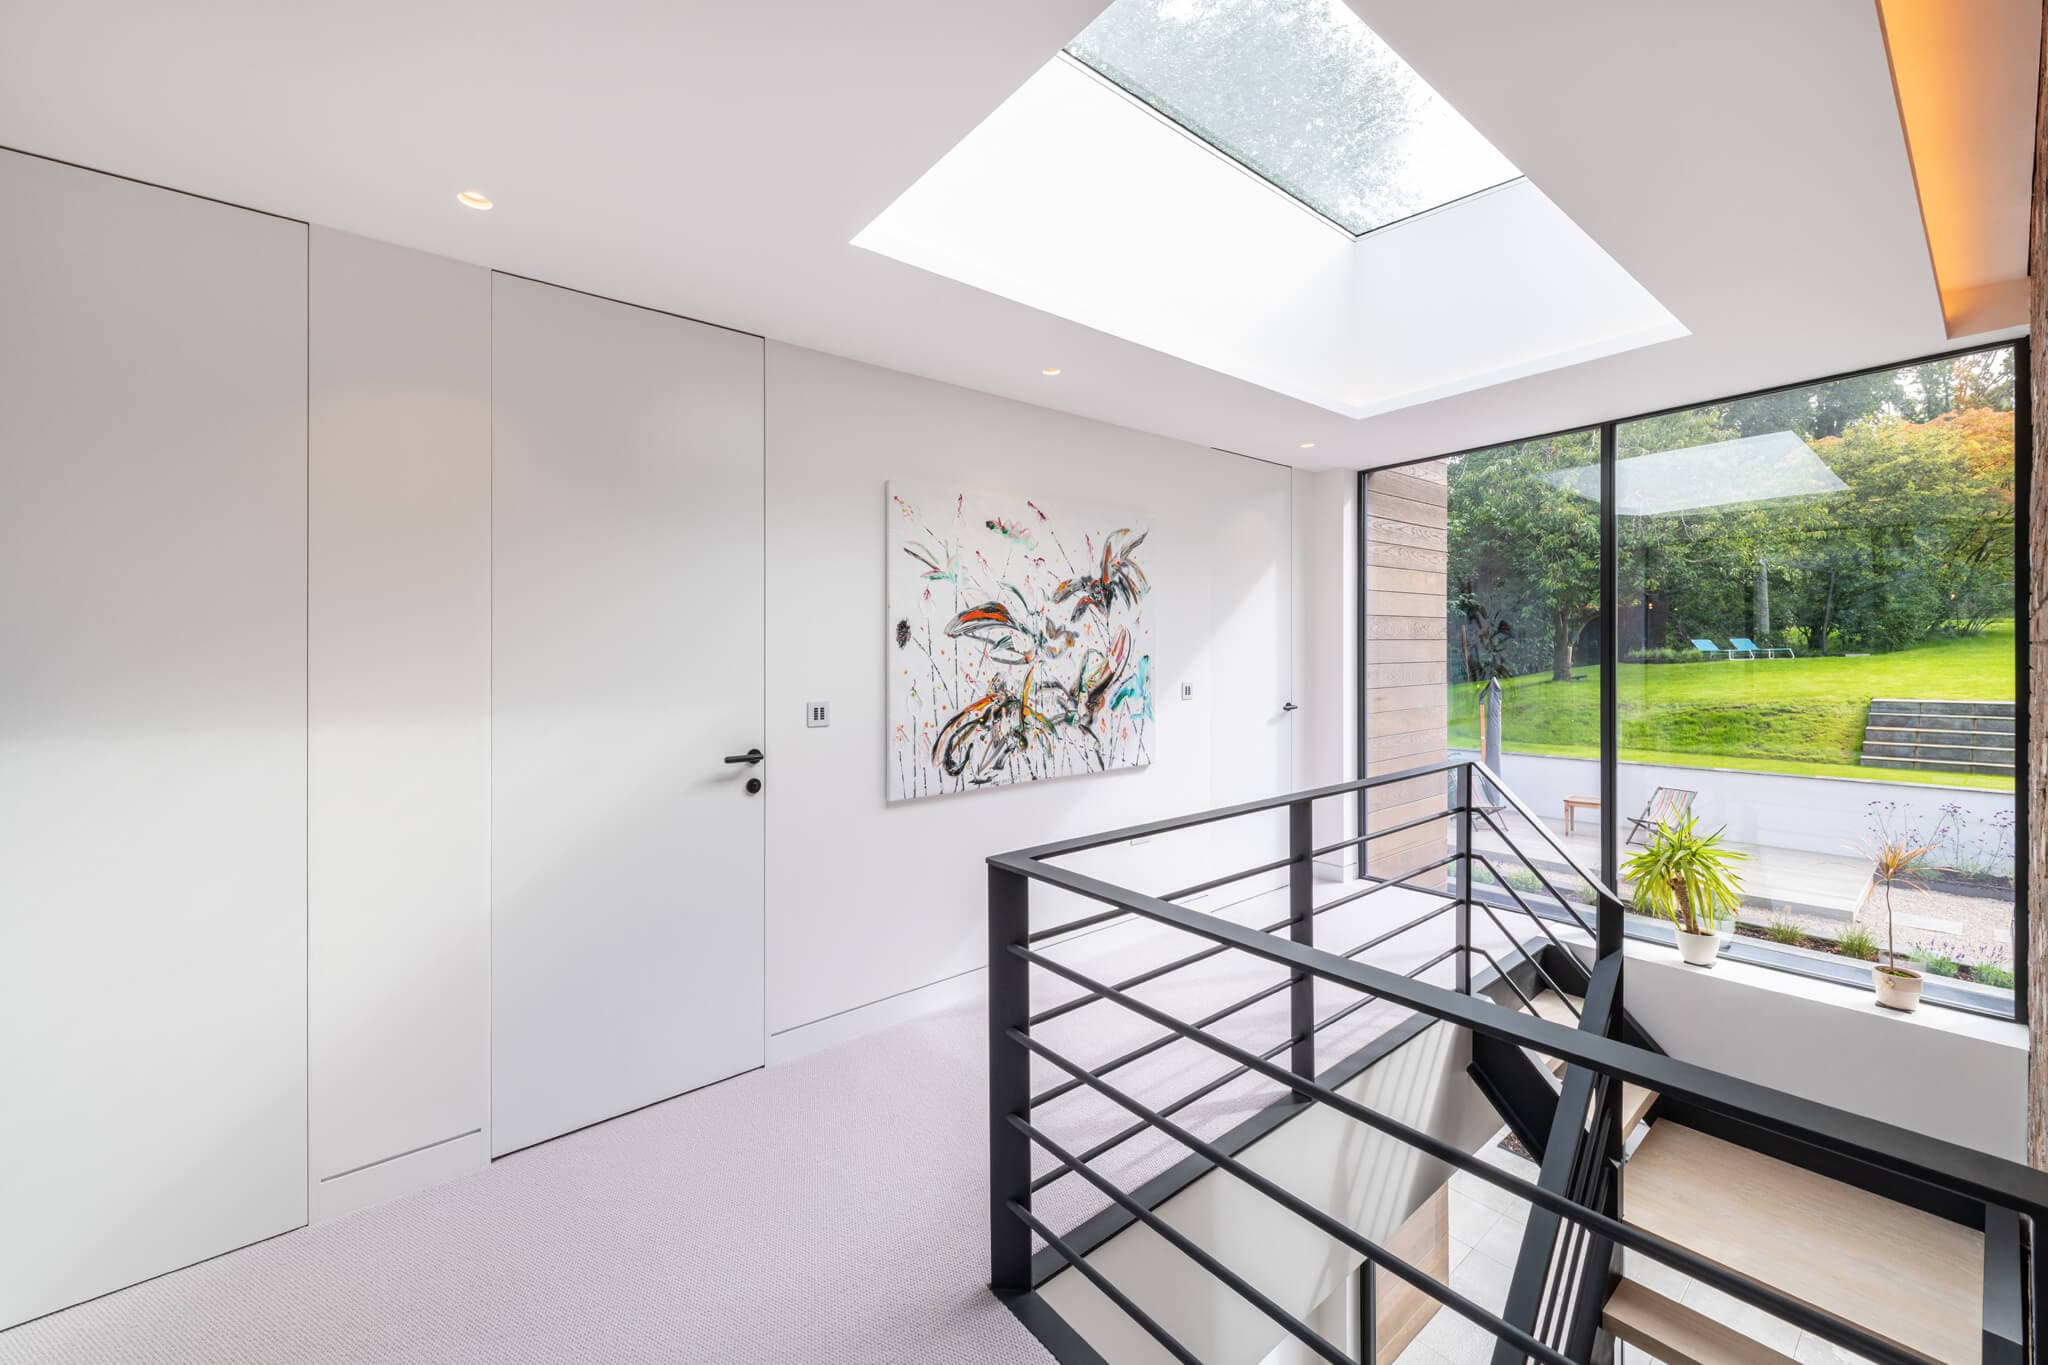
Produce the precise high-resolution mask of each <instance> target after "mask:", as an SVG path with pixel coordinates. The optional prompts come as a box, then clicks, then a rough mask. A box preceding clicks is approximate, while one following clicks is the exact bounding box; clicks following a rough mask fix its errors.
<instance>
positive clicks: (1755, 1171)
mask: <svg viewBox="0 0 2048 1365" xmlns="http://www.w3.org/2000/svg"><path fill="white" fill-rule="evenodd" d="M1621 1189H1622V1219H1623V1221H1625V1222H1627V1223H1629V1224H1630V1225H1632V1226H1634V1227H1637V1228H1640V1229H1641V1230H1643V1231H1644V1232H1648V1233H1652V1234H1654V1235H1655V1236H1658V1237H1662V1238H1664V1239H1665V1240H1666V1241H1669V1242H1673V1243H1676V1244H1677V1245H1679V1246H1681V1247H1684V1248H1685V1249H1686V1250H1688V1251H1690V1252H1692V1253H1693V1254H1694V1255H1696V1256H1698V1257H1700V1258H1702V1259H1703V1260H1706V1261H1709V1262H1712V1263H1713V1264H1715V1265H1718V1266H1721V1267H1722V1268H1723V1269H1726V1270H1731V1271H1734V1272H1736V1273H1738V1274H1741V1275H1744V1276H1747V1277H1748V1278H1750V1279H1752V1280H1755V1281H1757V1282H1759V1283H1761V1284H1765V1285H1769V1286H1770V1287H1771V1288H1773V1289H1775V1290H1777V1291H1778V1292H1779V1293H1781V1294H1784V1295H1786V1296H1787V1297H1788V1298H1791V1299H1794V1300H1796V1301H1798V1302H1799V1303H1801V1304H1804V1305H1805V1306H1806V1307H1808V1308H1811V1309H1814V1310H1815V1311H1817V1312H1821V1313H1826V1314H1829V1315H1830V1316H1832V1317H1835V1318H1838V1319H1840V1320H1841V1321H1843V1322H1845V1323H1850V1324H1853V1325H1854V1326H1856V1327H1858V1328H1860V1329H1861V1330H1863V1331H1865V1332H1868V1333H1870V1334H1871V1335H1873V1336H1876V1337H1880V1338H1882V1339H1883V1340H1885V1341H1888V1342H1890V1343H1891V1344H1892V1345H1894V1346H1896V1347H1897V1348H1899V1349H1900V1350H1903V1351H1907V1352H1910V1353H1912V1354H1914V1355H1917V1356H1919V1357H1921V1358H1922V1359H1925V1360H1930V1361H1937V1362H1960V1361H1972V1362H1974V1361H1976V1360H1978V1359H1979V1358H1980V1353H1981V1351H1982V1349H1983V1293H1984V1289H1983V1285H1984V1234H1983V1233H1981V1232H1979V1231H1976V1230H1974V1229H1971V1228H1967V1227H1965V1226H1963V1225H1962V1224H1960V1223H1953V1222H1950V1221H1949V1220H1948V1219H1946V1218H1942V1217H1938V1216H1937V1215H1935V1214H1931V1213H1925V1212H1922V1211H1921V1210H1919V1209H1914V1208H1909V1207H1907V1206H1906V1205H1903V1204H1899V1203H1896V1202H1894V1201H1893V1200H1889V1199H1886V1198H1884V1197H1882V1196H1881V1195H1876V1194H1872V1193H1870V1192H1869V1191H1867V1190H1861V1189H1858V1188H1856V1187H1855V1186H1853V1185H1845V1184H1843V1183H1842V1182H1840V1181H1837V1180H1830V1179H1828V1178H1827V1177H1826V1176H1822V1175H1816V1174H1814V1173H1813V1172H1812V1171H1808V1170H1806V1169H1804V1168H1803V1167H1799V1166H1794V1165H1791V1164H1790V1163H1788V1162H1783V1161H1779V1160H1777V1159H1776V1158H1774V1157H1768V1156H1765V1155H1763V1154H1762V1153H1760V1152H1753V1151H1750V1150H1749V1149H1748V1148H1746V1147H1738V1146H1736V1145H1735V1144H1733V1143H1730V1142H1724V1141H1722V1140H1721V1139H1719V1138H1715V1137H1710V1136H1708V1135H1707V1134H1705V1133H1702V1132H1699V1131H1698V1130H1696V1129H1692V1128H1688V1127H1685V1126H1683V1125H1681V1124H1677V1123H1673V1122H1672V1121H1670V1120H1669V1119H1663V1120H1660V1121H1658V1122H1656V1123H1653V1124H1651V1125H1650V1129H1649V1132H1648V1134H1647V1135H1645V1137H1644V1138H1643V1141H1642V1142H1641V1144H1640V1145H1639V1146H1638V1147H1637V1148H1636V1150H1635V1153H1634V1155H1633V1156H1631V1157H1630V1159H1629V1163H1628V1168H1627V1174H1626V1175H1625V1177H1624V1178H1623V1180H1622V1183H1621ZM1901 1285H1912V1286H1913V1287H1914V1289H1913V1292H1912V1293H1910V1294H1902V1293H1900V1292H1899V1287H1900V1286H1901ZM1639 1297H1640V1296H1639V1295H1636V1294H1633V1293H1632V1294H1631V1296H1630V1299H1629V1300H1627V1301H1624V1305H1623V1308H1624V1313H1626V1312H1627V1311H1629V1310H1630V1309H1631V1308H1635V1309H1636V1310H1637V1312H1638V1316H1637V1319H1636V1321H1638V1322H1641V1321H1644V1320H1646V1319H1649V1317H1650V1310H1652V1309H1655V1308H1656V1305H1654V1304H1647V1303H1638V1302H1636V1300H1638V1299H1639ZM1661 1321H1663V1322H1665V1323H1666V1324H1669V1322H1670V1319H1669V1318H1668V1316H1667V1317H1666V1318H1664V1319H1661ZM1682 1325H1683V1326H1686V1327H1695V1326H1696V1324H1692V1323H1690V1321H1689V1320H1688V1321H1686V1322H1685V1323H1683V1324H1682ZM1610 1330H1612V1329H1611V1328H1610ZM1666 1330H1671V1328H1670V1327H1669V1326H1668V1325H1667V1327H1666ZM1616 1334H1617V1335H1622V1339H1623V1340H1630V1338H1629V1337H1627V1336H1625V1335H1623V1334H1621V1333H1619V1332H1617V1333H1616ZM1637 1344H1639V1345H1642V1347H1643V1349H1644V1350H1646V1351H1649V1352H1650V1353H1651V1354H1652V1355H1655V1356H1657V1357H1659V1358H1660V1359H1663V1360H1666V1361H1673V1360H1683V1359H1687V1358H1689V1357H1686V1356H1684V1355H1683V1354H1682V1353H1680V1354H1676V1355H1672V1354H1667V1353H1666V1350H1660V1349H1659V1348H1658V1347H1657V1346H1656V1345H1652V1344H1648V1343H1637ZM1671 1345H1672V1343H1670V1342H1667V1343H1666V1349H1670V1347H1671ZM1699 1358H1700V1359H1703V1360H1714V1361H1720V1360H1752V1359H1755V1360H1771V1359H1774V1357H1772V1356H1756V1355H1748V1356H1744V1355H1710V1356H1702V1357H1699Z"/></svg>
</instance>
